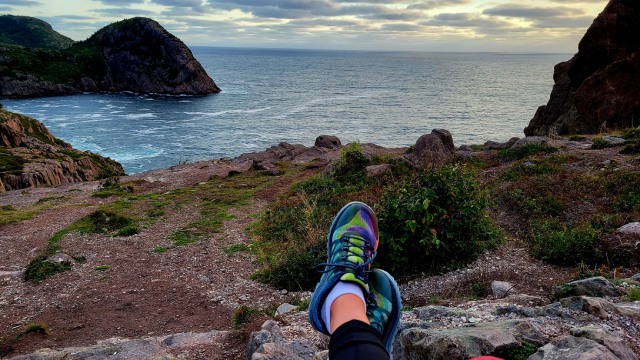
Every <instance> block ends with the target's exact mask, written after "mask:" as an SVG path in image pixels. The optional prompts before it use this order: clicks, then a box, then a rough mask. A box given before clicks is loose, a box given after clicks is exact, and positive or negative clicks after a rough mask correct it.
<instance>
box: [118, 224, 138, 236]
mask: <svg viewBox="0 0 640 360" xmlns="http://www.w3.org/2000/svg"><path fill="white" fill-rule="evenodd" d="M139 232H140V229H138V227H137V226H135V225H128V226H125V227H123V228H122V229H120V230H118V231H116V233H115V234H114V235H115V236H131V235H135V234H138V233H139Z"/></svg>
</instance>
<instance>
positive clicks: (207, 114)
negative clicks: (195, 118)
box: [183, 106, 271, 116]
mask: <svg viewBox="0 0 640 360" xmlns="http://www.w3.org/2000/svg"><path fill="white" fill-rule="evenodd" d="M269 109H271V106H267V107H264V108H258V109H247V110H241V109H234V110H223V111H216V112H202V111H185V112H183V114H185V115H201V116H220V115H224V114H254V113H259V112H262V111H266V110H269Z"/></svg>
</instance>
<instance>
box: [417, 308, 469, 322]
mask: <svg viewBox="0 0 640 360" xmlns="http://www.w3.org/2000/svg"><path fill="white" fill-rule="evenodd" d="M413 313H414V314H415V315H416V317H417V318H418V319H420V320H425V321H432V320H435V319H439V318H446V317H462V316H464V317H473V315H474V314H472V313H470V312H468V311H464V310H460V309H456V308H450V307H447V306H440V305H430V306H422V307H418V308H415V309H413Z"/></svg>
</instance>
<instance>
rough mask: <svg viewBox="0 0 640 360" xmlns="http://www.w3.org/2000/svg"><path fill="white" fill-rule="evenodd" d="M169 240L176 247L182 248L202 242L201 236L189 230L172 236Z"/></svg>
mask: <svg viewBox="0 0 640 360" xmlns="http://www.w3.org/2000/svg"><path fill="white" fill-rule="evenodd" d="M169 239H170V240H171V241H172V243H173V245H174V246H182V245H186V244H190V243H192V242H196V241H198V240H200V235H198V234H196V233H194V232H192V231H189V230H185V229H181V230H178V231H176V232H174V233H173V234H171V236H170V237H169Z"/></svg>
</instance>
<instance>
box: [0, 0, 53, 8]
mask: <svg viewBox="0 0 640 360" xmlns="http://www.w3.org/2000/svg"><path fill="white" fill-rule="evenodd" d="M2 5H4V6H3V7H7V5H9V6H11V5H13V6H27V7H30V6H42V5H43V4H42V3H41V2H39V1H34V0H2Z"/></svg>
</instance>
